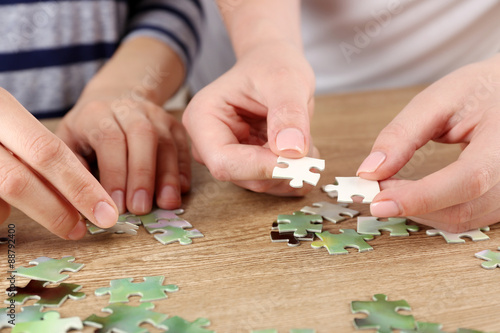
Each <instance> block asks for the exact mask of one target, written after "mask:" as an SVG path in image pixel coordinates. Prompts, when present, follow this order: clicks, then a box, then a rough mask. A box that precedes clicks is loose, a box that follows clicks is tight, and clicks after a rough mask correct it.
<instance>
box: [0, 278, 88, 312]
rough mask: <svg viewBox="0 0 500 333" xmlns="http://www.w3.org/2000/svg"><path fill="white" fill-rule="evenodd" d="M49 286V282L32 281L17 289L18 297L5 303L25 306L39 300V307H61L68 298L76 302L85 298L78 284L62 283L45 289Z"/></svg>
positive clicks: (15, 296)
mask: <svg viewBox="0 0 500 333" xmlns="http://www.w3.org/2000/svg"><path fill="white" fill-rule="evenodd" d="M47 284H49V282H47V281H36V280H31V281H30V282H28V284H27V285H26V286H25V287H16V288H15V291H16V292H17V293H16V295H14V296H13V297H11V298H9V299H7V300H5V303H6V304H9V303H10V300H11V299H12V300H14V304H16V305H23V304H24V302H26V301H27V300H30V299H37V300H38V302H36V303H35V304H37V305H42V306H47V307H59V306H61V305H62V303H64V301H65V300H66V299H67V298H68V297H69V298H71V299H74V300H78V299H83V298H85V293H82V292H78V290H80V289H81V288H82V286H80V285H78V284H72V283H60V284H59V285H58V286H57V287H53V288H45V286H46V285H47ZM7 291H10V288H9V289H7Z"/></svg>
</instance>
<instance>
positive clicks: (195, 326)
mask: <svg viewBox="0 0 500 333" xmlns="http://www.w3.org/2000/svg"><path fill="white" fill-rule="evenodd" d="M209 325H210V320H208V319H207V318H198V319H196V320H195V321H193V322H189V321H187V320H185V319H183V318H181V317H178V316H175V317H172V318H168V319H167V320H165V321H164V322H163V323H162V326H165V327H167V328H168V329H167V331H168V332H172V333H214V331H210V330H207V329H206V328H204V327H207V326H209Z"/></svg>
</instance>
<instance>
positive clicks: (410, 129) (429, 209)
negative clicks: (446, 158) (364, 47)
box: [358, 55, 500, 232]
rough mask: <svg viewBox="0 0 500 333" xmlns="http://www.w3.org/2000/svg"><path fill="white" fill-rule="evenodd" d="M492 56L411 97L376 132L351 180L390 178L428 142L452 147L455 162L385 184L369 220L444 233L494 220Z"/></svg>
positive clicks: (496, 104)
mask: <svg viewBox="0 0 500 333" xmlns="http://www.w3.org/2000/svg"><path fill="white" fill-rule="evenodd" d="M499 128H500V56H498V55H497V56H495V57H493V58H491V59H488V60H486V61H483V62H480V63H475V64H471V65H468V66H465V67H463V68H461V69H459V70H457V71H455V72H453V73H451V74H449V75H448V76H446V77H444V78H442V79H441V80H439V81H437V82H435V83H434V84H432V85H431V86H429V87H428V88H427V89H425V90H424V91H423V92H422V93H420V94H419V95H417V96H416V97H415V98H414V99H413V100H412V101H411V102H410V103H409V104H408V105H407V106H406V107H405V108H404V109H403V110H402V112H401V113H400V114H399V115H398V116H397V117H396V118H395V119H394V120H393V121H392V122H391V123H390V124H389V125H388V126H387V127H386V128H385V129H384V130H382V132H381V133H380V135H379V136H378V138H377V140H376V142H375V144H374V146H373V148H372V153H371V154H370V155H369V156H368V157H367V159H366V160H365V161H364V162H363V163H362V165H361V166H360V168H359V170H358V174H359V175H360V176H361V177H363V178H367V179H374V180H382V179H387V178H390V177H392V176H394V175H395V174H396V173H397V172H398V171H399V170H400V169H401V168H402V167H403V166H404V165H405V164H406V163H407V162H408V161H409V160H410V158H411V157H412V155H413V154H414V152H415V151H416V150H417V149H418V148H420V147H422V146H423V145H424V144H425V143H426V142H428V141H429V140H434V141H437V142H444V143H460V144H461V145H462V148H463V151H462V152H461V154H460V157H459V158H458V160H457V161H455V162H453V163H451V164H450V165H448V166H446V167H444V168H443V169H441V170H439V171H437V172H435V173H432V174H430V175H428V176H426V177H424V178H422V179H420V180H417V181H406V180H395V179H389V180H385V181H382V182H381V187H382V189H383V191H382V192H381V193H379V194H378V195H377V196H376V197H375V200H374V201H373V202H372V204H371V207H370V208H371V213H372V215H374V216H379V217H390V216H411V217H412V219H413V220H415V221H417V222H421V223H424V224H427V225H430V226H433V227H436V228H439V229H444V230H447V231H450V232H463V231H466V230H469V229H473V228H479V227H483V226H486V225H489V224H492V223H495V222H498V221H500V204H499V202H500V168H499V167H498V166H499V165H500V131H499V130H498V129H499Z"/></svg>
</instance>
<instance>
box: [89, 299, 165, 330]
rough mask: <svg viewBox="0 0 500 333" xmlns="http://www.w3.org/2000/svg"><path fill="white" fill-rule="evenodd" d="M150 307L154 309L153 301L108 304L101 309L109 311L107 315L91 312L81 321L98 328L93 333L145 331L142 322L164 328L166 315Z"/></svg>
mask: <svg viewBox="0 0 500 333" xmlns="http://www.w3.org/2000/svg"><path fill="white" fill-rule="evenodd" d="M152 309H154V304H153V303H142V304H140V305H139V306H131V305H126V304H123V303H115V304H110V305H109V306H107V307H105V308H104V309H102V311H103V312H108V313H111V314H110V315H109V316H107V317H99V316H97V315H95V314H93V315H91V316H89V317H87V318H86V319H85V320H84V321H83V323H84V324H85V325H88V326H92V327H96V328H98V330H96V331H95V333H112V332H127V333H147V332H148V330H147V329H146V328H143V327H140V325H142V324H144V323H149V324H151V325H153V326H154V327H156V328H160V329H165V328H166V327H165V326H164V325H163V324H162V323H163V322H164V321H165V319H167V315H165V314H162V313H158V312H154V311H151V310H152ZM174 332H175V331H174ZM174 332H173V333H174Z"/></svg>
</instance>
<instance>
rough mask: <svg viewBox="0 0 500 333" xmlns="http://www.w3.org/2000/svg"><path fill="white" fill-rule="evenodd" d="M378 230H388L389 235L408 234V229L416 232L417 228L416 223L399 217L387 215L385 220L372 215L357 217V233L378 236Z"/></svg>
mask: <svg viewBox="0 0 500 333" xmlns="http://www.w3.org/2000/svg"><path fill="white" fill-rule="evenodd" d="M380 230H384V231H389V232H390V233H391V236H410V234H409V233H408V231H412V232H417V231H418V230H419V228H418V226H416V225H408V224H406V219H405V218H401V217H389V219H388V221H387V222H385V221H380V220H379V219H378V218H377V217H374V216H359V217H358V228H357V231H358V233H360V234H362V235H375V236H377V235H378V236H379V235H380V234H381V233H380Z"/></svg>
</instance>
